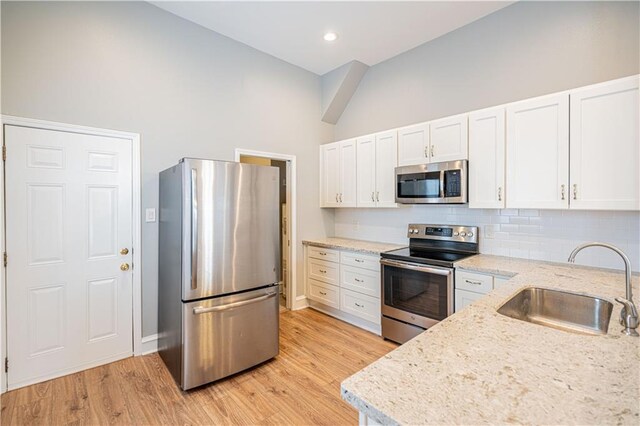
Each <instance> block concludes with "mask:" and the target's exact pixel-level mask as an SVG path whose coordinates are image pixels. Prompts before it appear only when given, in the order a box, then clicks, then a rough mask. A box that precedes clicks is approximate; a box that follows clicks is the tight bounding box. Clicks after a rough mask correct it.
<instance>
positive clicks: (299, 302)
mask: <svg viewBox="0 0 640 426" xmlns="http://www.w3.org/2000/svg"><path fill="white" fill-rule="evenodd" d="M308 307H309V301H308V300H307V296H298V297H296V299H295V300H294V301H293V304H292V305H291V310H292V311H297V310H300V309H304V308H308Z"/></svg>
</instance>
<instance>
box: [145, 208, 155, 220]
mask: <svg viewBox="0 0 640 426" xmlns="http://www.w3.org/2000/svg"><path fill="white" fill-rule="evenodd" d="M145 221H146V222H147V223H149V222H155V221H156V209H153V208H152V209H147V210H145Z"/></svg>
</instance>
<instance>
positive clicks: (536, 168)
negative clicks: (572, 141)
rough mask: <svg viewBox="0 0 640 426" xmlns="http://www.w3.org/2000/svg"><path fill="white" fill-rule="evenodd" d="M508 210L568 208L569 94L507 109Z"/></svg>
mask: <svg viewBox="0 0 640 426" xmlns="http://www.w3.org/2000/svg"><path fill="white" fill-rule="evenodd" d="M506 204H507V207H508V208H516V209H518V208H534V209H535V208H540V209H565V208H567V207H568V206H569V95H568V94H566V93H563V94H558V95H551V96H545V97H542V98H536V99H531V100H527V101H523V102H518V103H515V104H511V105H508V106H507V203H506Z"/></svg>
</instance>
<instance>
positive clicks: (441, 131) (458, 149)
mask: <svg viewBox="0 0 640 426" xmlns="http://www.w3.org/2000/svg"><path fill="white" fill-rule="evenodd" d="M429 127H430V134H431V147H430V148H429V158H430V161H429V162H431V163H437V162H440V161H454V160H466V159H467V147H468V141H469V134H468V133H467V114H462V115H456V116H453V117H447V118H443V119H441V120H436V121H432V122H431V123H430V126H429Z"/></svg>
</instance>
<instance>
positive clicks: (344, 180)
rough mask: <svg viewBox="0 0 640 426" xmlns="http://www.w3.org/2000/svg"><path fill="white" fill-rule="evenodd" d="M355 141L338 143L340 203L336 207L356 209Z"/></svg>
mask: <svg viewBox="0 0 640 426" xmlns="http://www.w3.org/2000/svg"><path fill="white" fill-rule="evenodd" d="M356 164H357V160H356V140H355V139H351V140H348V141H342V142H340V179H339V180H338V182H339V186H340V191H339V194H340V195H339V197H338V199H339V200H340V203H339V204H338V207H356V205H357V203H356V179H357V175H356Z"/></svg>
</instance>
